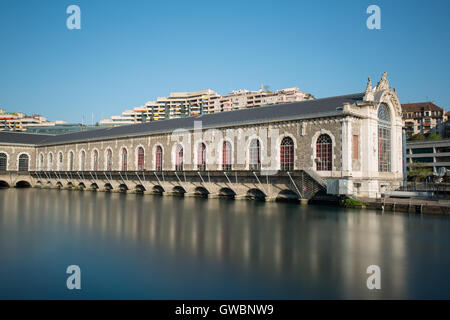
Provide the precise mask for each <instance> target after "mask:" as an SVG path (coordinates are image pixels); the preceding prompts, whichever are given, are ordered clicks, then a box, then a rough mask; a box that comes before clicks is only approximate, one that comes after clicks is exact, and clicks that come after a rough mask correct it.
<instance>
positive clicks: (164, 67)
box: [0, 0, 450, 122]
mask: <svg viewBox="0 0 450 320" xmlns="http://www.w3.org/2000/svg"><path fill="white" fill-rule="evenodd" d="M71 4H76V5H78V6H80V8H81V30H69V29H67V27H66V20H67V18H68V17H69V15H68V14H67V13H66V8H67V7H68V6H69V5H71ZM371 4H376V5H378V6H379V7H380V8H381V27H382V29H381V30H369V29H368V28H367V27H366V20H367V18H368V17H369V15H368V14H366V9H367V7H368V6H369V5H371ZM449 15H450V1H448V0H428V1H422V0H420V1H419V0H417V1H413V0H409V1H402V0H395V1H393V0H388V1H379V0H370V1H365V0H340V1H336V0H327V1H325V0H315V1H312V0H310V1H301V0H296V1H287V0H276V1H275V0H273V1H265V0H258V1H245V0H240V1H234V0H226V1H216V0H209V1H195V0H190V1H170V0H169V1H168V0H165V1H152V0H146V1H144V0H141V1H140V0H133V1H125V0H108V1H103V0H82V1H76V0H70V1H66V0H40V1H32V0H30V1H24V0H0V107H1V108H5V109H6V110H8V111H22V112H25V113H29V114H35V113H37V114H41V115H44V116H46V117H47V118H49V119H50V120H66V121H69V122H81V115H82V113H84V114H85V115H86V118H87V120H89V122H90V121H91V113H94V117H95V121H99V120H100V119H101V117H102V114H104V116H105V117H109V116H111V115H117V114H120V113H121V112H122V111H123V110H125V109H130V108H133V107H134V106H139V105H142V104H144V103H145V102H146V101H149V100H155V99H156V98H157V97H158V96H166V95H168V94H169V93H170V92H171V91H191V90H201V89H208V88H209V89H213V90H216V91H217V92H218V93H227V92H229V91H231V90H234V89H251V90H255V89H258V88H259V87H260V85H261V84H264V85H269V86H270V87H271V89H272V90H274V89H281V88H285V87H294V86H296V87H299V88H300V89H301V90H304V91H307V92H310V93H312V94H313V95H315V96H316V97H326V96H333V95H342V94H348V93H356V92H362V91H363V90H364V88H365V85H366V81H367V77H368V76H370V77H372V79H373V82H374V84H376V83H377V81H378V80H379V79H380V77H381V74H382V72H383V71H387V72H388V74H389V80H390V83H391V86H393V87H395V88H397V92H398V94H399V97H400V100H401V102H402V103H406V102H421V101H426V100H430V101H435V103H436V104H438V105H439V106H441V107H444V108H446V109H447V110H448V109H449V107H450V90H449V77H450V62H449V56H450V54H449V46H450V44H449V38H450V19H449V18H448V17H449Z"/></svg>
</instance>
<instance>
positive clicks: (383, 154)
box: [378, 104, 391, 172]
mask: <svg viewBox="0 0 450 320" xmlns="http://www.w3.org/2000/svg"><path fill="white" fill-rule="evenodd" d="M378 171H379V172H390V171H391V117H390V115H389V109H388V107H387V106H386V105H385V104H381V105H380V107H379V108H378Z"/></svg>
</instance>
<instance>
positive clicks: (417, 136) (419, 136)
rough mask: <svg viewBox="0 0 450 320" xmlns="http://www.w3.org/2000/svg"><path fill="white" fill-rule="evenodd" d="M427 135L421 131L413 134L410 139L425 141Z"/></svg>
mask: <svg viewBox="0 0 450 320" xmlns="http://www.w3.org/2000/svg"><path fill="white" fill-rule="evenodd" d="M425 139H426V138H425V136H424V135H423V134H421V133H417V134H414V135H412V136H411V139H410V141H423V140H425Z"/></svg>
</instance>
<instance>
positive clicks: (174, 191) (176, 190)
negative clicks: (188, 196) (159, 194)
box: [172, 186, 186, 196]
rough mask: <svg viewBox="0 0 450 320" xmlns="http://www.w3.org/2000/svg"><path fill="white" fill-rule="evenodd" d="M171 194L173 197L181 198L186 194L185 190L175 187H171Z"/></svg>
mask: <svg viewBox="0 0 450 320" xmlns="http://www.w3.org/2000/svg"><path fill="white" fill-rule="evenodd" d="M172 192H173V193H174V194H175V195H180V196H183V195H184V194H185V193H186V190H184V188H183V187H182V186H175V187H173V189H172Z"/></svg>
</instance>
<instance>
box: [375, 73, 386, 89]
mask: <svg viewBox="0 0 450 320" xmlns="http://www.w3.org/2000/svg"><path fill="white" fill-rule="evenodd" d="M382 90H389V80H388V79H387V72H384V73H383V75H382V76H381V80H380V82H378V84H377V86H376V88H375V91H382Z"/></svg>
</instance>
